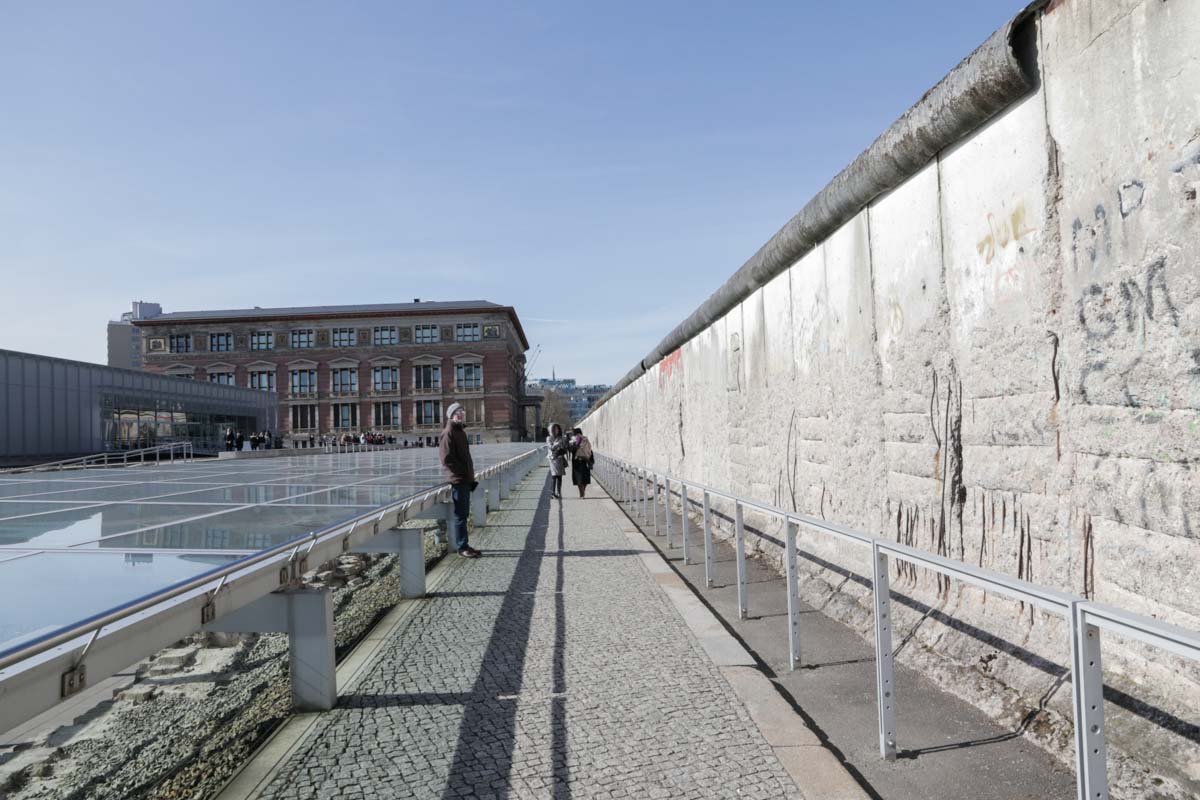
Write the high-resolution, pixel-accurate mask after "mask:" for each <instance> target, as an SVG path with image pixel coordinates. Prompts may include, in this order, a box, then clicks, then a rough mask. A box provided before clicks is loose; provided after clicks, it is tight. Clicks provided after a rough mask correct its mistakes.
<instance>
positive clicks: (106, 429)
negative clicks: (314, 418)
mask: <svg viewBox="0 0 1200 800" xmlns="http://www.w3.org/2000/svg"><path fill="white" fill-rule="evenodd" d="M229 427H232V428H235V429H237V430H240V431H242V432H244V433H247V434H248V433H250V432H252V431H264V430H269V431H278V430H279V412H278V404H277V402H276V399H275V395H274V394H273V393H268V392H260V391H256V390H253V389H243V388H239V387H236V386H224V385H221V384H217V383H208V382H199V381H190V380H184V379H182V378H171V377H168V376H165V375H152V374H149V373H145V372H138V371H135V370H129V369H116V368H113V367H106V366H102V365H100V364H88V363H86V362H82V361H67V360H66V359H61V358H50V357H48V356H38V355H32V354H30V353H16V352H13V351H11V350H0V464H3V465H6V466H14V465H18V464H32V463H40V462H45V461H55V460H58V459H63V458H71V457H74V456H80V455H90V454H93V453H101V452H104V451H106V450H128V449H133V448H137V447H148V446H151V445H155V444H163V443H166V442H171V441H190V442H192V444H193V446H194V447H195V448H196V451H197V452H216V451H218V450H219V449H221V447H222V446H223V441H222V432H223V431H224V430H225V429H226V428H229Z"/></svg>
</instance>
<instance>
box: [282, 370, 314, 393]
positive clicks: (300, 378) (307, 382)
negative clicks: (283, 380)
mask: <svg viewBox="0 0 1200 800" xmlns="http://www.w3.org/2000/svg"><path fill="white" fill-rule="evenodd" d="M289 374H290V376H291V393H292V394H309V393H311V392H315V391H317V371H316V370H315V369H294V370H292V371H291V373H289Z"/></svg>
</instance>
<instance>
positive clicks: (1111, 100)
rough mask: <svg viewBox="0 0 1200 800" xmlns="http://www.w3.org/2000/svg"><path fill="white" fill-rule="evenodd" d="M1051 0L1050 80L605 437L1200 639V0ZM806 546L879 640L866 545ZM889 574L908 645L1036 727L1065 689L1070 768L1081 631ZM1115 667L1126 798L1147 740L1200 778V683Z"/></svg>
mask: <svg viewBox="0 0 1200 800" xmlns="http://www.w3.org/2000/svg"><path fill="white" fill-rule="evenodd" d="M1050 8H1051V10H1050V11H1049V12H1047V13H1042V14H1041V15H1040V16H1039V18H1038V20H1037V28H1036V34H1037V36H1036V41H1037V46H1038V53H1039V64H1040V84H1039V86H1038V88H1037V90H1036V91H1034V92H1032V93H1031V94H1029V95H1028V96H1026V97H1025V98H1023V99H1022V100H1020V101H1018V102H1016V103H1014V104H1013V105H1012V106H1010V107H1009V108H1008V109H1007V110H1006V111H1004V112H1003V113H1001V114H1000V115H999V116H997V117H995V118H994V119H992V121H991V122H989V123H988V124H987V125H985V126H984V127H982V128H981V129H979V130H978V131H976V132H975V133H974V134H972V135H971V136H969V137H968V138H966V139H965V140H963V141H960V142H958V143H956V144H955V145H954V146H952V147H950V148H948V149H946V150H945V151H943V152H942V153H940V154H939V155H938V157H937V158H936V159H935V160H933V161H931V162H930V163H929V164H927V165H926V166H925V167H924V168H923V169H921V170H920V171H918V172H917V173H916V174H915V175H913V176H912V177H911V178H910V179H909V180H908V181H907V182H905V183H904V184H903V185H901V186H899V187H898V188H896V189H895V190H893V191H892V192H891V193H889V194H887V195H885V196H882V197H880V198H878V199H877V200H875V201H874V202H873V203H872V204H871V205H870V207H869V208H867V209H864V210H863V211H862V212H861V213H859V214H858V215H857V216H855V217H854V218H853V219H851V220H850V221H849V222H847V223H846V224H844V225H843V226H842V227H841V228H839V229H838V230H837V231H836V232H834V233H833V234H832V235H830V236H829V237H828V238H827V239H826V240H825V241H824V242H822V243H820V244H818V245H817V246H816V247H815V248H814V249H812V250H811V251H809V252H808V253H807V254H806V255H805V256H804V257H803V258H801V259H800V260H799V261H798V262H796V263H795V264H794V265H793V266H792V267H791V268H790V269H788V270H787V271H785V272H784V273H782V274H780V275H778V276H777V277H775V278H774V279H773V280H772V281H771V282H770V283H768V284H767V285H765V286H762V287H761V288H760V289H759V290H758V291H757V292H755V293H754V294H752V295H750V296H749V297H748V298H747V299H745V300H744V301H743V302H742V303H741V304H740V305H739V306H738V307H736V308H735V309H733V310H732V311H730V312H729V313H728V314H727V315H726V316H725V317H724V318H722V319H720V320H718V321H717V322H716V323H714V324H713V325H712V326H711V327H710V328H709V329H708V330H706V331H705V332H703V333H701V334H700V335H698V336H696V337H695V338H693V339H692V340H690V341H688V342H687V343H686V344H685V345H684V346H683V347H682V348H681V349H680V351H678V352H677V353H675V354H672V355H671V356H670V357H668V358H667V359H665V360H664V361H662V362H659V363H658V364H656V365H655V366H654V367H652V368H651V370H650V372H649V373H648V374H647V375H645V376H643V377H642V378H639V379H638V380H637V381H635V382H634V383H633V384H631V385H630V386H629V387H628V388H626V389H625V390H624V391H622V392H620V393H618V394H617V395H616V396H615V397H614V398H613V399H612V400H610V401H609V402H608V403H606V404H604V405H602V406H601V407H599V408H598V409H596V410H595V411H594V412H593V414H592V415H591V416H590V417H589V419H588V420H587V422H586V426H585V427H587V428H589V432H590V433H592V434H593V435H594V441H595V442H596V443H597V447H598V449H599V450H600V451H602V452H607V453H611V454H613V455H617V456H620V457H625V458H630V459H631V460H635V461H638V462H639V463H643V464H648V465H653V466H655V467H657V468H659V469H666V470H670V471H672V472H675V473H676V474H680V475H682V476H684V477H687V478H690V479H693V480H696V481H699V482H703V483H707V484H711V485H714V486H720V487H724V488H727V489H730V490H732V491H735V492H737V493H741V494H745V495H749V496H752V497H756V498H759V499H762V500H766V501H768V502H772V503H775V504H777V505H780V506H783V507H786V508H792V509H796V510H799V511H802V512H805V513H808V514H812V515H814V516H818V517H824V518H826V519H830V520H835V521H837V522H840V523H844V524H849V525H853V526H855V527H858V528H861V529H864V530H868V531H870V532H873V533H877V534H880V535H884V536H887V537H889V538H894V539H896V540H898V541H902V542H905V543H907V544H911V545H913V546H916V547H920V548H923V549H926V550H928V551H930V552H936V553H940V554H942V555H945V556H948V557H951V558H957V559H961V560H963V561H965V562H967V563H971V564H977V565H981V566H984V567H987V568H989V569H994V570H997V571H1000V572H1003V573H1005V574H1008V575H1012V576H1015V577H1019V578H1024V579H1026V580H1030V581H1033V582H1035V583H1039V584H1042V585H1048V586H1054V587H1056V588H1059V589H1063V590H1066V591H1069V592H1072V593H1076V594H1080V595H1084V596H1086V597H1091V598H1095V599H1099V600H1102V601H1105V602H1110V603H1114V604H1117V605H1120V606H1123V607H1125V608H1129V609H1131V610H1133V611H1137V612H1140V613H1143V614H1147V615H1153V616H1156V617H1158V618H1160V619H1165V620H1168V621H1171V622H1174V623H1177V624H1180V625H1183V626H1185V627H1188V628H1191V629H1193V630H1196V629H1200V590H1198V589H1197V588H1196V587H1195V580H1194V578H1192V577H1191V572H1192V569H1191V568H1192V566H1193V565H1194V564H1195V563H1196V561H1197V558H1198V556H1200V541H1198V539H1200V480H1198V478H1197V474H1196V464H1197V463H1200V438H1198V434H1200V333H1198V331H1200V201H1198V200H1197V190H1198V189H1200V89H1198V88H1197V87H1200V3H1197V2H1175V0H1169V1H1168V2H1163V1H1162V0H1094V1H1093V2H1081V0H1065V2H1054V3H1051V4H1050ZM722 510H723V511H725V512H728V511H729V509H722ZM748 522H750V523H751V524H754V525H756V526H761V527H762V528H764V529H765V530H767V531H768V532H772V531H775V530H777V528H778V525H777V523H775V522H774V521H772V520H762V519H749V518H748ZM726 528H727V526H726ZM802 542H803V544H802V547H803V549H804V550H805V552H806V554H807V555H808V558H806V559H803V560H802V561H803V568H804V569H805V570H806V572H807V575H806V577H805V579H804V580H803V581H802V582H801V587H802V591H803V592H804V594H805V596H806V597H807V598H808V599H809V600H812V601H815V602H819V603H820V604H821V605H822V607H824V608H825V609H826V611H827V613H831V614H833V615H834V616H837V617H838V618H840V619H843V620H845V621H847V622H848V623H849V624H852V625H855V626H857V627H858V628H859V629H860V630H862V631H863V632H864V634H869V631H870V625H871V618H870V613H869V602H868V594H867V592H866V591H865V590H864V588H863V587H864V586H865V585H867V584H866V583H865V582H864V581H853V580H852V581H848V582H847V581H845V580H844V576H843V575H841V574H838V573H836V572H833V571H830V570H826V569H824V567H823V566H822V560H825V561H828V562H832V563H833V564H836V565H839V566H840V567H842V568H845V569H849V570H851V571H852V572H854V573H857V574H858V575H859V576H860V577H861V576H862V574H863V572H864V571H865V570H864V568H865V563H864V559H863V558H862V552H861V551H860V550H858V549H855V548H850V547H846V546H843V545H838V544H836V543H833V542H831V541H830V540H828V539H826V538H824V537H817V536H813V535H811V534H805V535H803V536H802ZM751 545H752V546H754V547H759V546H761V545H760V544H759V542H758V540H756V539H753V538H752V539H751ZM766 552H767V554H768V555H773V556H777V554H774V553H772V552H771V549H770V548H769V547H768V548H766ZM893 581H894V582H893V589H894V590H895V591H896V592H898V593H899V594H900V595H901V596H902V597H903V598H904V602H903V603H901V604H898V605H899V610H898V611H897V612H896V623H897V628H902V629H904V630H905V632H906V634H911V641H912V645H910V646H908V647H906V648H904V649H903V650H902V652H901V654H900V657H901V658H903V659H906V660H908V661H910V663H913V664H916V665H918V666H920V667H921V668H922V669H923V670H924V671H925V672H926V674H929V675H930V676H932V677H933V678H935V679H936V680H939V681H941V682H942V683H943V684H944V685H946V686H947V687H948V688H949V689H951V690H953V691H955V692H957V693H958V694H960V695H961V696H963V697H965V698H968V699H971V700H973V701H975V702H977V703H978V704H979V705H980V706H981V707H983V708H985V709H986V710H987V711H989V712H990V713H992V714H994V715H995V716H996V717H997V718H999V719H1002V720H1006V721H1009V722H1012V723H1013V724H1014V725H1015V724H1017V723H1018V722H1019V721H1020V720H1022V719H1024V718H1026V717H1027V716H1028V715H1031V714H1036V713H1037V709H1038V707H1039V705H1040V704H1042V703H1044V704H1045V705H1046V706H1047V707H1048V709H1049V711H1047V712H1043V713H1042V714H1040V715H1038V716H1037V717H1036V719H1037V724H1035V725H1033V726H1031V731H1033V733H1034V734H1036V735H1037V736H1039V737H1040V741H1042V742H1043V743H1044V744H1045V745H1046V746H1047V747H1049V748H1051V749H1052V750H1055V751H1056V752H1058V753H1059V754H1060V755H1062V756H1063V757H1064V758H1065V759H1066V758H1069V757H1070V749H1069V742H1070V738H1069V735H1068V732H1069V717H1070V697H1069V688H1068V689H1064V688H1063V682H1062V679H1061V675H1062V667H1061V665H1064V664H1065V663H1066V653H1067V650H1066V639H1065V635H1066V631H1065V626H1064V625H1063V624H1062V623H1061V622H1060V621H1059V620H1057V619H1056V618H1053V617H1051V616H1048V615H1046V614H1043V613H1040V612H1035V611H1033V610H1032V609H1030V608H1029V607H1028V606H1024V607H1023V606H1022V605H1021V604H1019V603H1017V602H1012V601H1008V600H1005V599H1003V598H998V597H987V596H985V595H984V594H983V593H981V592H979V591H976V590H972V589H969V588H964V587H961V586H957V585H951V584H949V583H948V582H946V581H939V580H938V579H937V578H936V576H932V575H927V574H924V573H923V572H922V571H919V570H912V569H911V568H908V567H906V566H903V565H898V566H896V568H895V570H894V577H893ZM1056 665H1057V666H1056ZM1105 667H1106V678H1107V679H1108V680H1109V683H1110V685H1111V686H1112V688H1113V690H1114V692H1115V693H1114V695H1113V697H1114V698H1117V700H1116V701H1114V702H1115V703H1116V704H1115V705H1114V706H1113V707H1112V708H1110V717H1109V730H1110V731H1111V735H1112V738H1111V740H1110V744H1111V745H1112V746H1113V761H1112V764H1111V765H1110V769H1111V775H1112V779H1113V787H1114V793H1113V796H1118V797H1119V796H1123V795H1124V796H1144V795H1145V794H1146V792H1147V791H1149V790H1148V789H1147V786H1148V785H1149V784H1148V783H1147V781H1149V780H1150V773H1147V772H1146V771H1145V770H1142V769H1141V768H1140V767H1136V766H1131V765H1130V762H1129V760H1128V759H1127V758H1125V757H1124V756H1122V755H1121V753H1122V752H1123V753H1125V754H1128V755H1133V756H1136V757H1138V758H1142V759H1144V760H1145V761H1146V762H1147V764H1148V765H1149V766H1150V767H1151V769H1153V770H1154V771H1155V774H1156V775H1157V778H1158V779H1161V781H1162V783H1161V784H1156V785H1155V786H1154V788H1153V791H1156V792H1159V793H1161V794H1162V796H1164V797H1172V796H1177V797H1183V796H1189V793H1190V794H1192V795H1195V794H1200V767H1198V766H1197V765H1198V764H1200V731H1197V729H1196V728H1195V726H1194V720H1195V719H1196V718H1197V715H1198V714H1200V672H1198V671H1197V669H1196V668H1195V666H1194V665H1190V664H1186V663H1182V662H1179V661H1178V660H1177V659H1175V658H1173V657H1167V656H1164V655H1162V654H1161V653H1156V652H1154V651H1153V650H1151V649H1149V648H1146V647H1142V646H1140V645H1135V644H1133V643H1130V642H1124V641H1118V640H1111V641H1108V640H1106V647H1105ZM1188 720H1191V721H1192V723H1189V722H1188Z"/></svg>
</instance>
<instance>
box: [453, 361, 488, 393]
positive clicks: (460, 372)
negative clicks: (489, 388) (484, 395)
mask: <svg viewBox="0 0 1200 800" xmlns="http://www.w3.org/2000/svg"><path fill="white" fill-rule="evenodd" d="M454 388H455V389H482V388H483V364H473V363H464V364H455V365H454Z"/></svg>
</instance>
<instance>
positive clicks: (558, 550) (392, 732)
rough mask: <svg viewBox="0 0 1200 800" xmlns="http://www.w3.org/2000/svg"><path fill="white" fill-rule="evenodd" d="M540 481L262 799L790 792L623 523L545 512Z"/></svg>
mask: <svg viewBox="0 0 1200 800" xmlns="http://www.w3.org/2000/svg"><path fill="white" fill-rule="evenodd" d="M544 475H545V473H544V472H540V471H539V472H537V473H535V474H534V476H532V477H531V479H530V481H529V482H527V483H526V485H525V486H524V487H522V489H521V491H519V492H517V493H516V494H515V495H514V501H515V502H512V503H511V505H512V506H515V507H511V508H510V503H506V505H505V508H504V509H502V510H501V511H500V512H499V514H493V515H492V516H491V517H490V518H489V522H498V523H499V524H493V525H489V526H488V528H487V532H486V533H484V534H482V535H477V536H473V537H472V538H473V541H475V543H476V544H477V546H479V547H480V548H482V549H483V550H484V551H485V555H484V557H483V558H481V559H478V560H475V561H470V562H462V563H460V564H457V565H456V566H455V568H454V569H453V571H452V572H451V573H450V574H449V575H448V576H447V578H446V580H445V581H444V582H443V583H442V584H441V585H440V586H439V587H438V590H437V592H436V594H435V595H433V596H431V597H430V598H429V599H427V600H426V601H424V605H423V606H422V608H421V609H420V611H419V612H418V613H416V614H414V615H413V616H412V617H411V618H410V620H409V622H408V624H407V625H406V626H405V627H404V628H402V629H401V630H398V631H396V632H395V633H394V635H393V637H392V639H391V640H390V641H389V642H387V643H386V644H385V646H384V647H383V648H382V649H381V651H380V652H379V654H378V655H377V657H376V659H375V661H374V662H373V663H372V664H371V666H370V668H369V669H367V670H366V671H365V672H364V673H363V675H362V677H361V678H360V680H359V682H358V683H357V684H356V685H354V686H350V687H346V688H345V689H344V690H343V697H342V698H341V700H340V702H339V705H338V707H337V708H335V709H334V710H333V711H331V712H328V713H326V714H325V715H324V716H323V717H322V719H321V720H320V721H319V722H318V724H317V725H316V726H315V728H314V729H313V730H312V731H311V732H310V734H309V735H308V736H307V737H306V738H305V740H304V741H303V742H301V744H300V746H299V747H298V748H297V749H296V750H295V751H294V752H293V754H292V755H291V757H290V759H289V761H288V762H287V763H285V764H284V765H283V767H282V769H280V771H279V773H278V774H277V775H276V777H275V778H274V779H273V780H272V781H271V783H270V784H269V785H268V786H267V787H266V788H265V789H264V791H263V793H262V795H261V796H262V797H265V798H272V800H274V799H275V798H280V799H282V798H292V797H299V796H305V797H313V796H315V797H325V796H332V797H346V798H356V797H383V796H392V797H413V798H439V799H442V798H454V797H474V798H482V797H509V798H524V797H530V798H535V797H536V798H547V797H571V798H656V797H661V798H681V797H683V798H687V797H695V798H724V797H729V798H733V797H738V798H747V797H761V798H786V797H799V796H800V795H799V793H798V792H797V790H796V788H795V785H794V784H793V783H792V781H791V779H790V778H789V777H788V774H787V773H786V772H785V771H784V769H783V767H782V766H781V765H780V763H779V761H778V760H777V758H776V756H775V754H774V751H773V749H772V748H771V746H770V745H769V744H768V743H767V741H766V740H765V739H764V738H763V736H762V734H760V733H759V730H758V728H757V727H756V726H755V725H754V723H753V721H752V720H751V718H750V715H749V714H748V713H747V711H746V710H745V709H744V708H743V707H742V705H741V704H740V702H739V701H738V699H737V696H736V695H735V694H734V692H733V690H732V689H731V687H730V685H729V683H728V682H727V681H726V680H725V678H724V677H723V676H722V674H721V670H720V669H719V668H718V667H717V666H716V665H715V664H714V663H713V661H712V659H711V658H710V657H709V656H708V655H707V654H706V652H705V648H704V647H703V646H702V644H701V642H699V641H698V640H697V639H696V638H695V637H694V636H693V635H692V634H691V633H690V631H689V630H688V628H687V626H686V625H685V623H684V621H683V619H682V618H681V617H680V616H679V615H678V613H677V612H676V611H675V609H674V607H673V606H672V604H671V603H670V601H669V600H668V598H667V597H666V595H665V594H664V593H663V590H662V589H661V588H660V587H659V586H658V585H657V584H656V582H655V580H654V577H653V576H652V575H651V574H650V573H649V572H647V570H646V568H645V567H644V566H643V564H642V563H641V559H640V552H644V551H645V550H648V549H649V548H638V547H637V546H636V545H631V543H630V542H631V540H630V539H629V538H628V537H627V536H626V535H625V533H623V528H624V527H626V526H627V520H626V519H625V517H624V516H623V515H622V514H621V512H620V511H619V510H617V509H616V508H615V506H614V505H613V504H612V503H611V502H609V501H607V500H604V499H592V498H589V499H587V500H578V499H576V498H567V499H565V500H563V501H561V502H560V501H557V500H551V499H549V496H548V492H547V491H546V489H545V487H544V485H543V483H542V481H543V480H544ZM531 488H536V489H538V490H540V491H537V492H534V491H530V489H531ZM568 488H569V487H568ZM598 488H599V487H593V491H594V492H595V493H596V494H602V493H601V492H599V491H598ZM301 779H303V781H304V782H303V783H301Z"/></svg>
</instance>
